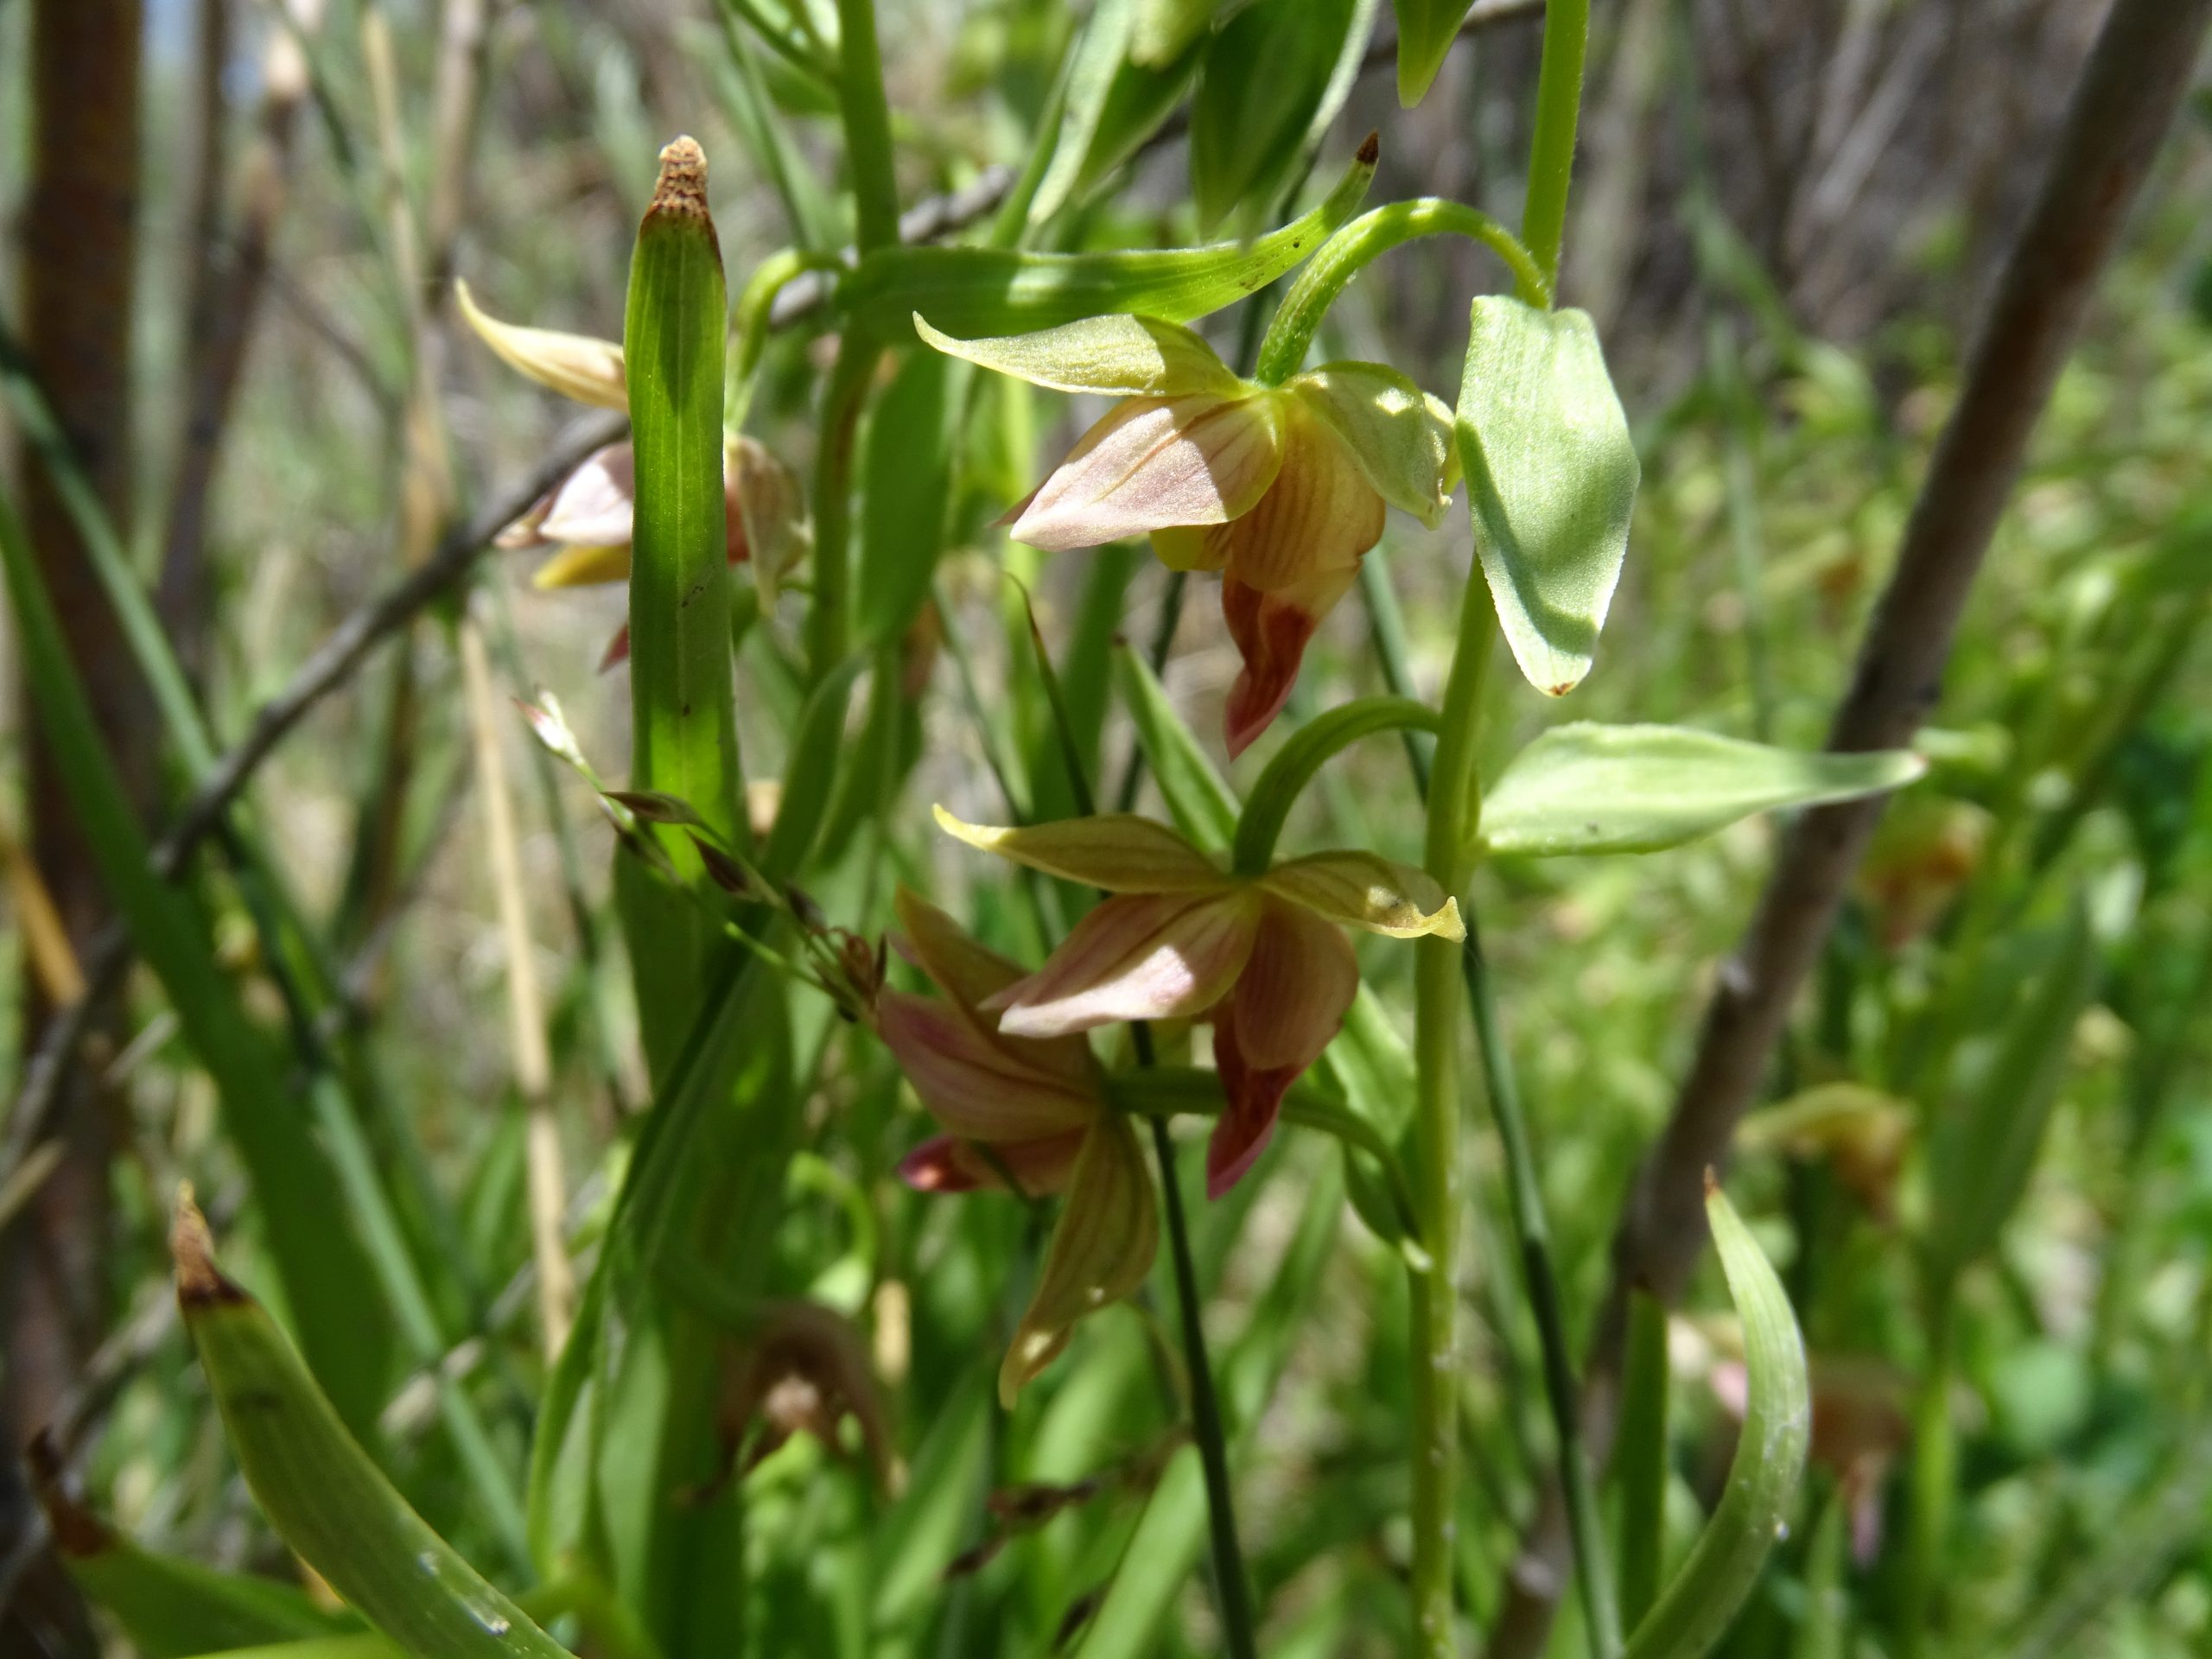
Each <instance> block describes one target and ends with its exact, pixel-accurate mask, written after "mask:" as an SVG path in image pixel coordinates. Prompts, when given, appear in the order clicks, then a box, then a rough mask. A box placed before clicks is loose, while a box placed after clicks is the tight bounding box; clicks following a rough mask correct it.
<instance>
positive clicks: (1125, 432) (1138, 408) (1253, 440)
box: [1013, 393, 1281, 551]
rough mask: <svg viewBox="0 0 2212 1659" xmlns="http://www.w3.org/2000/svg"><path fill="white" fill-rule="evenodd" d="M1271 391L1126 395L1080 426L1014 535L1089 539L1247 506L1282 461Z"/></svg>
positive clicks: (1050, 540)
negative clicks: (1229, 394)
mask: <svg viewBox="0 0 2212 1659" xmlns="http://www.w3.org/2000/svg"><path fill="white" fill-rule="evenodd" d="M1276 403H1277V400H1276V399H1275V398H1273V397H1265V396H1256V397H1220V396H1217V395H1215V394H1212V393H1200V394H1198V395H1196V396H1192V397H1128V398H1124V399H1123V400H1122V402H1120V403H1118V404H1115V405H1114V407H1113V408H1112V409H1110V410H1108V411H1107V413H1106V415H1105V417H1104V418H1103V419H1102V420H1101V421H1099V423H1097V424H1096V426H1093V427H1092V428H1091V429H1090V431H1088V432H1086V433H1084V435H1083V437H1082V439H1081V441H1080V442H1077V445H1076V447H1075V448H1073V449H1072V450H1071V451H1070V452H1069V454H1068V458H1067V459H1066V460H1065V461H1062V462H1061V463H1060V465H1059V467H1058V468H1057V469H1056V470H1055V471H1054V472H1053V474H1052V476H1051V477H1050V478H1047V479H1046V480H1045V481H1044V483H1042V484H1041V485H1039V486H1038V488H1037V493H1036V494H1034V495H1033V496H1031V497H1030V498H1029V502H1028V505H1027V506H1025V507H1024V508H1023V509H1022V512H1021V517H1020V518H1019V519H1017V520H1016V521H1015V523H1014V531H1013V535H1014V540H1016V541H1018V542H1027V543H1029V544H1030V545H1031V546H1032V547H1042V548H1047V549H1051V550H1055V551H1058V550H1065V549H1068V548H1075V547H1096V546H1099V545H1100V544H1101V543H1106V542H1116V541H1122V540H1126V539H1128V537H1135V536H1143V535H1147V534H1149V533H1150V532H1152V531H1155V530H1163V529H1166V528H1168V527H1170V526H1173V525H1177V524H1223V523H1225V522H1227V521H1228V520H1230V519H1231V518H1236V516H1237V515H1238V514H1240V513H1243V512H1249V510H1250V509H1251V506H1252V504H1253V503H1254V502H1255V501H1257V500H1258V499H1260V498H1261V496H1262V494H1264V493H1266V491H1267V488H1268V485H1269V484H1270V483H1272V482H1273V481H1274V476H1275V470H1276V468H1277V467H1279V466H1280V465H1281V449H1280V447H1279V445H1278V442H1277V439H1276V431H1277V414H1276Z"/></svg>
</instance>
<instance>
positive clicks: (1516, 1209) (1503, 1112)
mask: <svg viewBox="0 0 2212 1659" xmlns="http://www.w3.org/2000/svg"><path fill="white" fill-rule="evenodd" d="M1462 913H1463V915H1464V916H1465V921H1466V925H1467V938H1466V943H1465V944H1464V945H1463V946H1462V947H1461V950H1460V954H1459V966H1460V971H1461V973H1462V974H1463V975H1464V976H1465V979H1466V982H1467V1001H1469V1002H1470V1003H1471V1005H1472V1006H1473V1008H1474V1014H1475V1033H1476V1037H1477V1039H1478V1046H1479V1048H1480V1049H1481V1052H1482V1063H1483V1084H1484V1088H1486V1089H1487V1090H1489V1092H1490V1106H1491V1116H1493V1117H1494V1118H1496V1119H1497V1138H1498V1140H1499V1141H1501V1142H1502V1143H1503V1146H1504V1149H1505V1191H1506V1200H1507V1203H1508V1205H1510V1208H1511V1210H1512V1212H1513V1232H1514V1236H1515V1239H1516V1241H1517V1243H1519V1245H1520V1249H1521V1270H1522V1277H1523V1279H1524V1280H1525V1281H1526V1283H1527V1286H1528V1291H1529V1311H1530V1312H1531V1313H1534V1314H1535V1319H1536V1333H1537V1336H1538V1338H1539V1339H1540V1341H1541V1345H1542V1349H1543V1357H1544V1393H1545V1394H1546V1395H1548V1398H1549V1401H1550V1404H1551V1408H1552V1427H1553V1429H1554V1431H1555V1433H1557V1435H1558V1437H1559V1467H1560V1484H1561V1485H1562V1486H1563V1487H1564V1488H1565V1490H1566V1492H1567V1530H1568V1532H1569V1533H1570V1535H1572V1536H1573V1541H1574V1559H1575V1583H1576V1585H1577V1586H1579V1588H1580V1592H1581V1599H1582V1614H1583V1618H1584V1621H1585V1623H1586V1624H1587V1625H1588V1626H1589V1637H1590V1649H1591V1652H1592V1654H1593V1655H1595V1656H1596V1659H1614V1656H1616V1655H1618V1653H1619V1652H1620V1650H1621V1618H1620V1609H1619V1605H1618V1602H1617V1601H1616V1600H1615V1599H1614V1595H1613V1578H1612V1573H1611V1568H1610V1567H1608V1566H1607V1564H1606V1559H1605V1529H1604V1522H1603V1520H1602V1518H1601V1517H1600V1516H1599V1510H1598V1487H1597V1482H1596V1481H1595V1480H1594V1479H1593V1478H1592V1475H1591V1472H1590V1461H1589V1459H1588V1457H1587V1456H1586V1454H1585V1453H1584V1451H1583V1447H1582V1418H1581V1392H1580V1389H1578V1388H1577V1387H1576V1386H1575V1381H1574V1365H1573V1359H1572V1358H1571V1357H1569V1352H1568V1348H1567V1316H1566V1313H1564V1312H1563V1310H1562V1309H1561V1307H1560V1294H1559V1275H1558V1274H1557V1272H1556V1271H1555V1270H1554V1268H1553V1266H1552V1249H1551V1224H1550V1223H1549V1221H1548V1219H1547V1218H1546V1217H1545V1213H1544V1193H1543V1188H1542V1186H1541V1185H1540V1183H1539V1182H1538V1180H1537V1178H1536V1154H1535V1146H1534V1144H1533V1143H1532V1142H1531V1141H1530V1140H1529V1120H1528V1118H1527V1116H1526V1115H1525V1114H1523V1113H1522V1109H1521V1091H1520V1090H1519V1088H1518V1087H1517V1086H1516V1084H1515V1083H1514V1080H1513V1067H1512V1065H1511V1062H1510V1059H1509V1058H1508V1057H1507V1055H1506V1052H1505V1037H1504V1033H1503V1032H1502V1031H1501V1030H1500V1029H1499V1027H1498V1021H1497V997H1496V996H1495V995H1493V994H1492V992H1491V982H1490V969H1489V966H1488V964H1487V963H1486V962H1485V961H1484V957H1483V950H1482V936H1481V935H1480V933H1479V932H1478V931H1477V930H1476V925H1475V916H1474V911H1473V908H1472V906H1467V907H1465V909H1464V910H1463V912H1462Z"/></svg>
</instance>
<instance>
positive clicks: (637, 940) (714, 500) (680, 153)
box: [616, 138, 747, 1079]
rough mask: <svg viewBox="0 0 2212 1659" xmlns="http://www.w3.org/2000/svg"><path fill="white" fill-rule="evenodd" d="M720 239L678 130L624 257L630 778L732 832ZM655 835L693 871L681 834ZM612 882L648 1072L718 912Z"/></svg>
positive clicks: (733, 735)
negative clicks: (631, 501) (630, 476)
mask: <svg viewBox="0 0 2212 1659" xmlns="http://www.w3.org/2000/svg"><path fill="white" fill-rule="evenodd" d="M726 327H727V314H726V304H725V296H724V294H723V287H722V264H721V248H720V245H718V243H717V242H716V240H715V227H714V221H713V220H712V219H711V218H709V214H708V212H707V205H706V162H705V158H704V157H703V156H702V155H701V154H700V151H699V148H698V146H697V145H696V144H695V143H692V142H691V141H690V139H688V138H680V139H678V140H677V141H676V142H675V143H672V144H671V145H670V146H669V147H668V148H667V149H665V150H664V151H663V152H662V153H661V175H660V182H659V184H658V188H656V189H655V190H654V193H653V198H652V204H651V206H649V207H647V208H646V210H645V219H644V220H643V221H642V223H641V224H640V225H639V228H638V242H637V248H636V251H635V253H634V254H633V256H632V259H631V264H630V296H629V308H628V312H627V315H626V319H625V322H624V327H623V358H624V361H625V362H626V365H628V370H629V381H630V424H631V429H632V435H633V436H632V443H633V448H634V452H635V454H636V458H637V505H636V511H635V515H634V518H633V529H632V553H631V562H630V692H631V729H632V762H631V779H630V781H631V786H632V789H635V790H641V791H657V792H658V793H661V794H664V795H670V796H673V797H675V798H677V799H678V800H681V801H683V802H685V803H687V804H689V805H690V808H691V810H693V811H695V812H696V813H697V814H698V815H699V817H700V819H701V821H702V822H703V823H705V824H706V826H707V827H708V828H709V829H712V830H714V831H715V833H716V834H717V835H718V836H721V838H722V840H723V841H724V842H726V843H728V845H731V846H735V847H742V846H744V845H745V844H746V842H747V832H746V823H745V817H744V813H743V811H742V810H741V800H742V798H743V787H744V785H743V774H742V772H741V769H740V766H739V761H738V753H737V725H736V717H735V711H734V703H733V700H732V696H731V689H730V660H729V649H730V647H729V617H730V597H729V595H730V582H729V574H728V540H727V532H726V529H725V524H724V517H725V514H726V512H727V511H728V509H727V505H726V498H725V495H724V492H723V485H722V345H723V336H724V333H725V330H726ZM648 833H651V834H654V835H656V836H659V844H660V846H661V848H662V849H663V850H664V852H666V854H667V855H668V857H669V859H670V861H671V863H672V864H673V865H674V867H675V869H676V871H677V874H678V876H679V878H680V879H682V880H684V881H687V882H691V883H695V884H702V883H703V882H704V880H705V877H704V873H703V870H702V866H701V863H700V859H699V855H698V853H697V851H696V849H694V848H693V847H692V845H691V844H690V840H689V838H688V837H685V836H672V835H664V834H662V833H661V832H659V831H658V830H654V831H649V832H648ZM616 893H617V898H618V901H619V904H620V912H621V916H622V921H623V928H624V931H625V933H626V937H627V939H628V942H629V945H630V961H631V969H632V975H633V976H634V977H635V979H636V982H637V995H638V1008H639V1022H640V1025H641V1027H642V1028H643V1034H644V1038H645V1053H646V1058H647V1060H648V1062H649V1064H650V1065H651V1067H652V1071H653V1074H654V1076H655V1077H656V1078H657V1079H658V1078H662V1077H664V1074H665V1070H666V1067H667V1065H668V1064H669V1062H670V1060H671V1058H672V1056H673V1052H674V1050H675V1047H676V1046H677V1043H679V1042H680V1041H681V1040H682V1039H683V1033H684V1032H685V1031H686V1030H687V1029H688V1028H689V1027H690V1020H691V1016H692V1014H693V1013H694V1012H695V1011H696V1008H697V1007H698V997H699V988H700V985H701V983H702V964H703V963H705V961H706V960H707V956H708V951H709V946H710V944H712V939H711V938H710V935H711V932H712V929H713V923H712V921H711V919H710V917H711V914H712V912H711V911H710V910H707V909H702V907H700V906H696V905H695V904H693V903H692V902H691V901H690V899H687V898H686V897H685V896H684V895H683V893H677V892H673V891H671V890H670V889H669V888H668V887H666V886H665V885H664V883H662V882H661V881H660V880H658V879H657V878H655V877H653V876H652V874H649V873H648V872H645V870H643V869H642V868H639V865H638V863H637V861H635V860H632V859H627V858H623V859H620V860H619V861H618V862H617V865H616Z"/></svg>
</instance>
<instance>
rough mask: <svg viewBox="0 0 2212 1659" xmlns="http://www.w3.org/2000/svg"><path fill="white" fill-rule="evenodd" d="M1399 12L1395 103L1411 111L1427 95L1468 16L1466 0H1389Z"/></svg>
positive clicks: (1393, 8) (1392, 6)
mask: <svg viewBox="0 0 2212 1659" xmlns="http://www.w3.org/2000/svg"><path fill="white" fill-rule="evenodd" d="M1390 4H1391V8H1392V10H1395V11H1396V13H1397V14H1398V102H1399V104H1400V105H1401V106H1402V107H1403V108H1406V109H1408V110H1410V109H1411V108H1413V106H1414V105H1416V104H1418V103H1420V102H1421V99H1424V98H1426V97H1427V95H1428V89H1429V86H1430V85H1431V84H1432V83H1433V81H1434V80H1435V79H1436V72H1437V71H1438V70H1440V69H1441V68H1442V67H1444V60H1445V58H1446V56H1447V55H1449V54H1450V53H1451V50H1452V37H1453V36H1455V35H1458V34H1459V25H1460V23H1461V22H1465V19H1466V16H1467V0H1390Z"/></svg>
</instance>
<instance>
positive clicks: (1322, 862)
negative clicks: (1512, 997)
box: [1260, 852, 1467, 939]
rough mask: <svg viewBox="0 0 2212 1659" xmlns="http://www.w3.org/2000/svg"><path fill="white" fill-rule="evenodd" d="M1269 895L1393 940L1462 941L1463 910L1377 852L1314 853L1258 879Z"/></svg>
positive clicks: (1415, 873)
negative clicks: (1432, 938) (1430, 937)
mask: <svg viewBox="0 0 2212 1659" xmlns="http://www.w3.org/2000/svg"><path fill="white" fill-rule="evenodd" d="M1260 885H1261V886H1262V887H1265V888H1266V889H1267V890H1268V892H1269V893H1274V894H1275V895H1276V896H1278V897H1280V898H1283V899H1289V900H1290V901H1291V903H1293V904H1294V905H1303V906H1305V907H1306V909H1308V910H1310V911H1312V912H1313V913H1314V914H1315V915H1317V916H1321V917H1325V918H1327V919H1328V920H1330V921H1332V922H1341V923H1343V924H1344V925H1345V926H1347V927H1362V928H1365V929H1366V930H1367V931H1369V932H1370V933H1385V934H1388V935H1389V936H1390V937H1391V938H1398V939H1413V938H1420V937H1421V935H1423V934H1425V933H1434V934H1438V935H1440V936H1441V937H1443V938H1447V939H1461V938H1465V937H1466V933H1467V930H1466V929H1465V927H1464V926H1463V925H1461V924H1460V921H1459V902H1458V901H1457V900H1456V899H1452V898H1449V897H1447V896H1446V893H1445V892H1444V889H1443V888H1442V887H1439V886H1438V885H1437V883H1436V881H1435V880H1433V878H1432V877H1430V876H1429V875H1427V874H1424V873H1423V872H1422V871H1420V870H1416V869H1414V868H1410V867H1409V866H1408V865H1404V864H1398V863H1394V862H1392V861H1390V860H1389V859H1387V858H1378V857H1377V856H1376V855H1374V854H1373V853H1361V852H1341V853H1311V854H1308V855H1306V857H1304V858H1294V859H1292V860H1290V861H1288V862H1287V863H1284V864H1278V865H1276V866H1275V867H1274V868H1273V869H1272V870H1269V871H1268V873H1267V874H1265V875H1264V876H1262V877H1261V878H1260Z"/></svg>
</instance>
